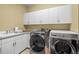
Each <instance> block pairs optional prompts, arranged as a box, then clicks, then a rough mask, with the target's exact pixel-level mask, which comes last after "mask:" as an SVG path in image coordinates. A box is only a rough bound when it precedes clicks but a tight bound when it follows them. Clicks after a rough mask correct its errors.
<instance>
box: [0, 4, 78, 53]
mask: <svg viewBox="0 0 79 59" xmlns="http://www.w3.org/2000/svg"><path fill="white" fill-rule="evenodd" d="M78 33H79V4H0V54H79V38H78Z"/></svg>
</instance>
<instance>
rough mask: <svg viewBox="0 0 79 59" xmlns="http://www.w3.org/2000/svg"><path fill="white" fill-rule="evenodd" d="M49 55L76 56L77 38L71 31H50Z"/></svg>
mask: <svg viewBox="0 0 79 59" xmlns="http://www.w3.org/2000/svg"><path fill="white" fill-rule="evenodd" d="M49 42H50V44H49V49H50V53H51V54H77V53H78V48H77V44H78V36H77V33H74V32H71V31H51V32H50V38H49Z"/></svg>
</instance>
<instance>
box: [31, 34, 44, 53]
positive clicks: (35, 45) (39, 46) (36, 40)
mask: <svg viewBox="0 0 79 59" xmlns="http://www.w3.org/2000/svg"><path fill="white" fill-rule="evenodd" d="M30 46H31V48H32V50H33V51H35V52H41V51H43V50H44V48H45V41H44V39H43V38H42V37H41V36H40V35H32V36H31V39H30Z"/></svg>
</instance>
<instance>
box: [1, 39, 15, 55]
mask: <svg viewBox="0 0 79 59" xmlns="http://www.w3.org/2000/svg"><path fill="white" fill-rule="evenodd" d="M1 53H2V54H14V44H13V38H8V39H4V40H2V48H1Z"/></svg>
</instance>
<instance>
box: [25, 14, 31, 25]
mask: <svg viewBox="0 0 79 59" xmlns="http://www.w3.org/2000/svg"><path fill="white" fill-rule="evenodd" d="M29 17H30V14H29V13H25V14H24V25H29V20H30V19H29Z"/></svg>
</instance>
